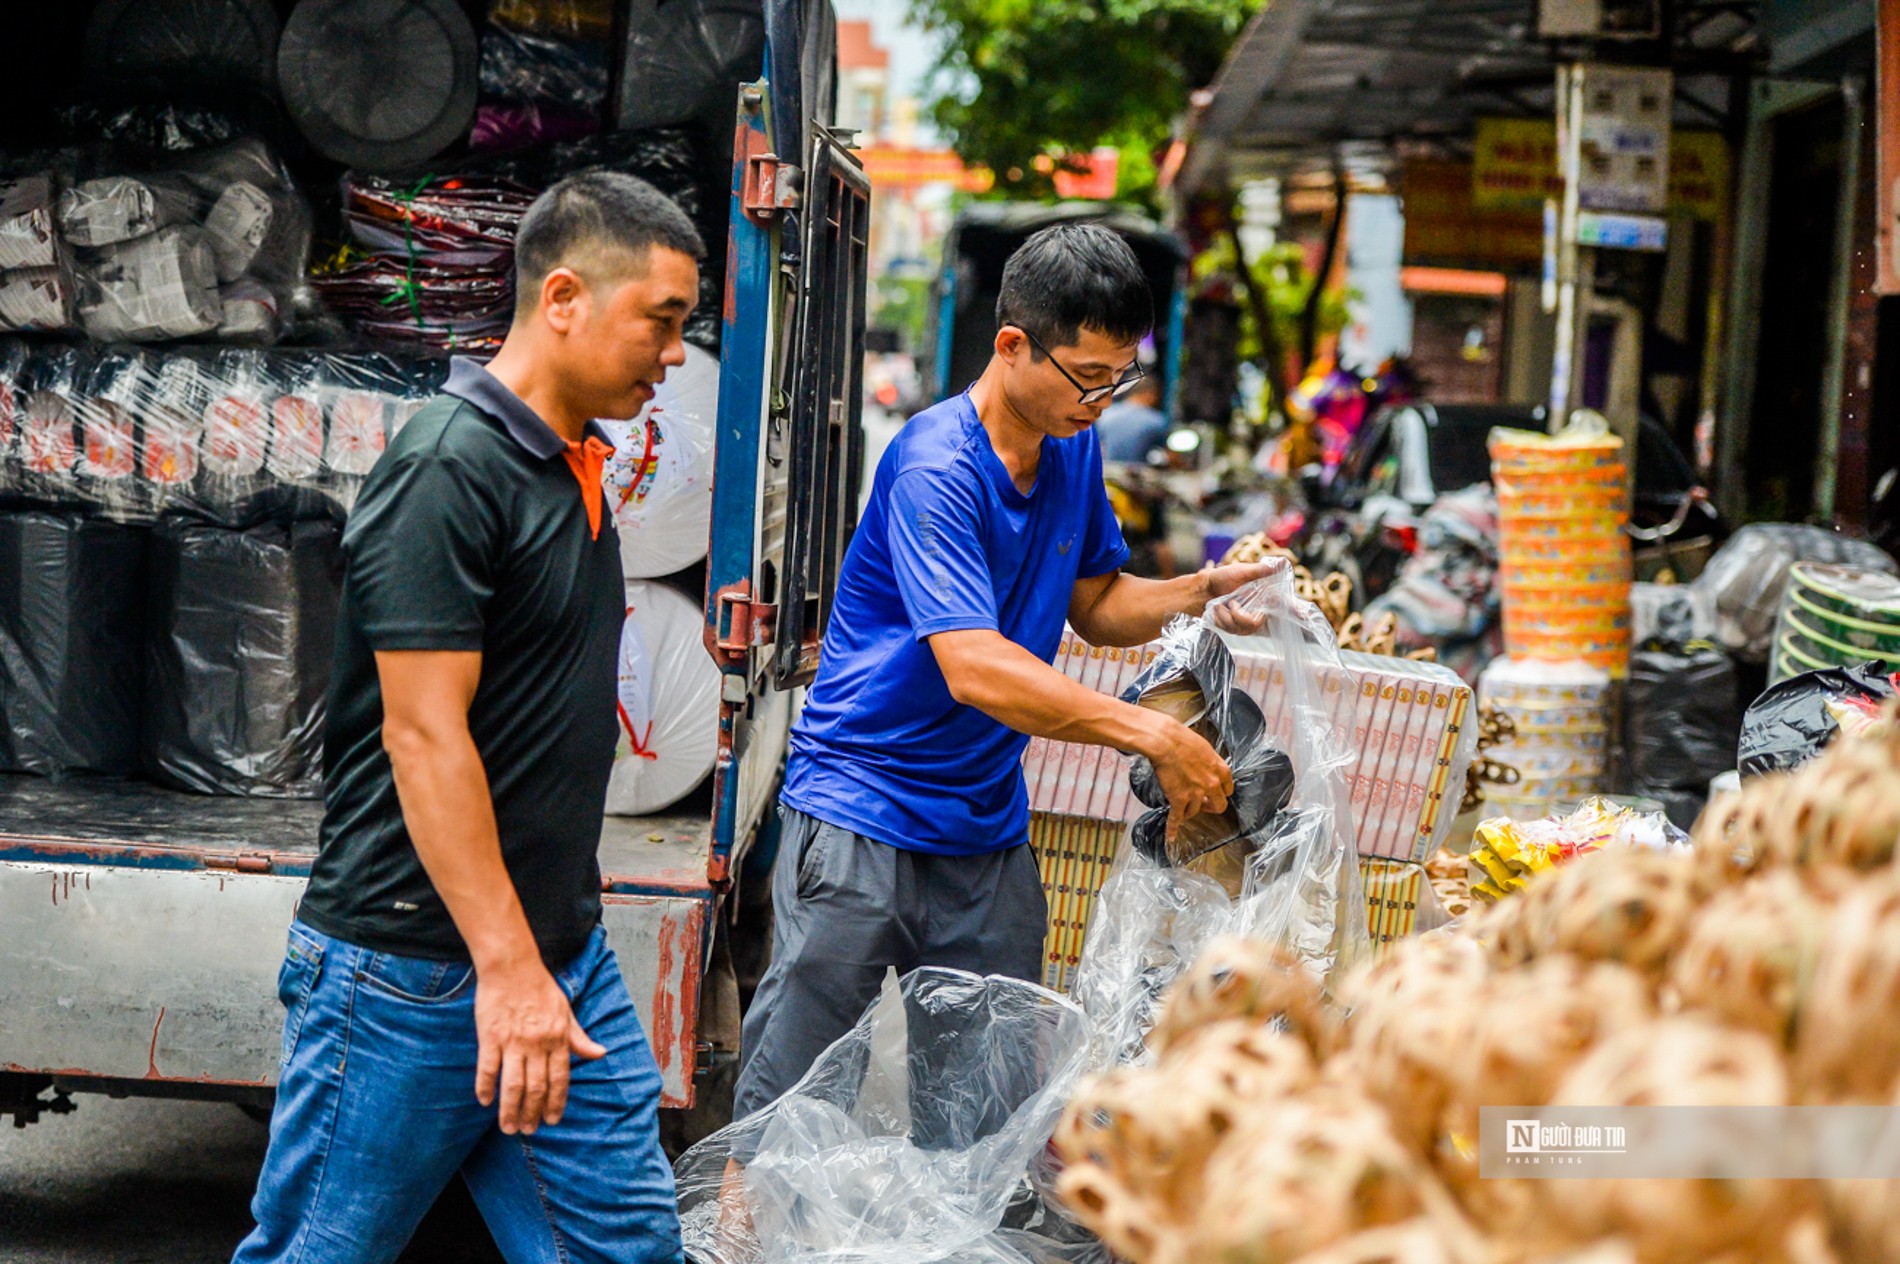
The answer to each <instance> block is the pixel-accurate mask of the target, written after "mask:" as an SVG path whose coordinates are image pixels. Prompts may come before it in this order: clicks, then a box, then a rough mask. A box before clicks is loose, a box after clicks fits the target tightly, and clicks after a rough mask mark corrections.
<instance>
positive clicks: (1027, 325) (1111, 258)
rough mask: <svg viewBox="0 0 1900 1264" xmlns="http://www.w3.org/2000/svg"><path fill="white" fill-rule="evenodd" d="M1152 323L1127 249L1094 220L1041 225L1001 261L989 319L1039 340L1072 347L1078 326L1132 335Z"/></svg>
mask: <svg viewBox="0 0 1900 1264" xmlns="http://www.w3.org/2000/svg"><path fill="white" fill-rule="evenodd" d="M1154 323H1155V306H1154V294H1153V292H1152V291H1151V290H1149V288H1148V278H1147V277H1146V276H1144V275H1142V271H1141V264H1140V263H1139V262H1137V261H1136V259H1135V252H1134V251H1132V250H1130V249H1129V248H1128V243H1127V242H1125V241H1123V240H1122V239H1121V237H1120V236H1119V235H1118V234H1116V233H1115V232H1113V231H1111V230H1110V229H1107V228H1104V227H1102V226H1101V225H1100V224H1057V225H1055V226H1054V227H1053V228H1045V229H1042V230H1041V231H1040V232H1037V233H1035V234H1034V235H1033V236H1031V237H1030V238H1029V240H1028V241H1026V242H1024V243H1023V244H1022V245H1021V246H1020V247H1018V248H1017V250H1016V253H1015V254H1013V255H1011V256H1010V257H1009V262H1008V263H1005V264H1004V265H1003V284H1002V288H1001V290H1000V292H999V293H998V294H997V296H996V324H997V326H998V327H999V328H1000V327H1001V326H1003V325H1015V326H1017V327H1018V328H1020V329H1027V330H1028V331H1029V332H1030V333H1032V334H1034V335H1036V337H1038V338H1040V339H1041V340H1042V342H1043V345H1045V346H1049V347H1066V346H1073V345H1074V344H1075V342H1076V341H1077V340H1078V339H1079V338H1081V336H1082V330H1084V329H1093V330H1095V331H1096V332H1097V333H1100V334H1105V335H1107V336H1108V337H1110V338H1113V339H1114V340H1115V341H1116V342H1118V343H1128V342H1135V341H1138V340H1139V339H1140V338H1141V337H1142V335H1144V334H1146V333H1147V332H1148V331H1149V330H1150V329H1153V328H1154ZM1031 354H1032V355H1035V356H1037V358H1040V353H1039V352H1036V351H1035V349H1034V348H1031Z"/></svg>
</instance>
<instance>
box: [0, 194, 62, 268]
mask: <svg viewBox="0 0 1900 1264" xmlns="http://www.w3.org/2000/svg"><path fill="white" fill-rule="evenodd" d="M59 262H60V249H59V238H58V236H56V235H55V233H54V231H53V181H52V178H51V177H50V176H47V175H44V174H41V175H31V176H23V177H21V178H20V179H17V180H0V271H6V272H11V271H13V270H14V269H16V268H51V267H54V266H56V265H57V264H58V263H59Z"/></svg>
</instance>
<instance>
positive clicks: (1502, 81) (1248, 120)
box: [1178, 0, 1752, 191]
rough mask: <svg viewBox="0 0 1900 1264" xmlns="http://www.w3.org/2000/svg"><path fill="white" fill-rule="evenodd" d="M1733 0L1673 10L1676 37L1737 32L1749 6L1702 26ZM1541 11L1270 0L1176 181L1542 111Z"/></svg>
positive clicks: (1380, 149) (1367, 157)
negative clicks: (1687, 15)
mask: <svg viewBox="0 0 1900 1264" xmlns="http://www.w3.org/2000/svg"><path fill="white" fill-rule="evenodd" d="M1736 7H1737V6H1736V4H1735V3H1733V0H1728V2H1726V3H1724V4H1722V5H1719V6H1718V5H1716V4H1713V3H1708V2H1707V0H1704V3H1703V4H1701V5H1697V4H1696V3H1695V0H1684V2H1683V3H1682V4H1681V5H1680V6H1679V11H1693V13H1694V15H1695V24H1691V23H1690V21H1688V20H1685V21H1684V24H1683V27H1682V35H1681V38H1683V39H1684V40H1686V41H1687V42H1688V43H1689V44H1690V46H1692V47H1693V46H1695V45H1700V44H1702V40H1701V39H1700V38H1698V34H1699V33H1700V32H1704V31H1706V33H1707V34H1709V35H1711V36H1717V37H1719V38H1720V39H1721V40H1722V41H1723V42H1727V41H1732V40H1733V39H1734V38H1735V33H1736V31H1737V30H1744V31H1745V30H1747V29H1748V28H1749V27H1750V26H1752V20H1751V19H1732V22H1731V24H1730V25H1728V26H1722V25H1721V24H1720V23H1718V24H1717V25H1716V26H1715V27H1709V26H1708V25H1707V19H1705V18H1702V17H1701V16H1700V15H1701V13H1702V11H1703V10H1704V9H1707V10H1711V11H1713V10H1716V9H1718V8H1720V9H1724V10H1729V11H1732V10H1734V9H1736ZM1741 7H1743V8H1748V7H1751V6H1748V5H1746V4H1744V5H1742V6H1741ZM1535 12H1536V5H1535V3H1534V0H1269V3H1268V5H1267V7H1266V8H1265V9H1263V10H1262V11H1261V12H1260V13H1259V14H1258V15H1256V16H1255V18H1254V20H1253V21H1252V22H1251V23H1250V24H1249V25H1248V27H1247V29H1246V31H1244V32H1243V33H1242V35H1241V37H1240V39H1239V41H1238V42H1237V43H1236V44H1235V46H1234V49H1233V51H1232V52H1231V53H1230V54H1229V55H1228V59H1227V62H1226V64H1225V65H1224V66H1223V67H1222V69H1221V74H1220V77H1219V78H1218V79H1217V80H1216V81H1215V83H1214V85H1213V89H1212V94H1211V99H1210V100H1209V102H1208V104H1207V105H1206V107H1205V109H1204V110H1203V111H1202V113H1201V115H1200V117H1199V119H1198V120H1197V121H1196V123H1195V125H1194V127H1193V129H1192V130H1191V132H1190V134H1189V149H1188V153H1187V157H1186V160H1185V162H1184V163H1183V165H1182V169H1181V175H1180V179H1179V181H1178V183H1179V186H1180V187H1181V188H1182V189H1184V190H1189V191H1191V190H1193V189H1194V188H1196V187H1198V186H1199V185H1201V184H1202V183H1204V182H1205V181H1206V180H1207V179H1208V178H1209V177H1210V176H1212V175H1213V174H1214V173H1215V172H1217V171H1220V170H1223V169H1224V170H1226V172H1227V173H1228V174H1229V175H1230V176H1235V177H1239V178H1245V177H1246V176H1248V175H1251V174H1265V173H1269V172H1271V173H1276V174H1286V173H1288V172H1291V171H1298V170H1299V169H1301V168H1303V167H1315V166H1326V165H1329V164H1330V163H1331V162H1332V161H1333V159H1334V157H1335V156H1338V157H1340V158H1341V159H1342V160H1343V161H1344V162H1345V164H1346V166H1347V167H1348V169H1349V170H1352V169H1366V168H1377V167H1383V166H1384V165H1386V164H1387V163H1388V162H1389V161H1390V159H1391V157H1392V155H1393V153H1394V151H1395V149H1396V148H1398V147H1400V146H1402V145H1404V144H1405V143H1406V142H1408V141H1416V142H1424V143H1431V142H1435V141H1442V140H1445V139H1448V138H1459V137H1463V136H1466V135H1468V134H1469V132H1470V130H1471V124H1472V121H1473V120H1474V119H1476V118H1478V117H1480V116H1495V115H1540V116H1548V115H1549V114H1550V113H1551V111H1552V109H1553V108H1554V107H1553V103H1552V96H1553V82H1554V78H1555V61H1554V59H1553V54H1552V51H1551V45H1550V44H1548V43H1547V42H1546V41H1544V40H1542V39H1540V38H1539V37H1538V35H1537V33H1536V31H1535V29H1534V27H1533V20H1534V15H1535ZM1704 46H1705V47H1706V45H1704ZM1711 85H1713V86H1711ZM1685 87H1686V90H1687V91H1688V92H1690V93H1691V94H1694V93H1698V92H1701V93H1704V94H1707V93H1708V92H1711V91H1713V92H1714V93H1715V96H1714V98H1713V99H1714V100H1716V101H1720V100H1721V96H1720V94H1721V92H1723V91H1725V88H1724V87H1723V86H1722V84H1721V83H1720V82H1719V81H1711V82H1710V83H1703V84H1696V83H1687V84H1686V85H1685ZM1698 100H1703V98H1698ZM1691 108H1692V110H1695V109H1699V112H1700V113H1701V114H1703V115H1707V114H1709V113H1710V112H1712V111H1713V110H1714V109H1716V108H1717V107H1716V106H1714V105H1711V104H1708V103H1707V102H1706V100H1704V101H1703V103H1702V104H1701V105H1700V106H1699V107H1698V106H1695V105H1694V104H1693V103H1692V106H1691ZM1689 121H1693V122H1696V123H1698V124H1699V125H1702V126H1706V125H1707V123H1708V119H1707V118H1706V117H1702V118H1696V117H1694V115H1693V114H1691V116H1690V118H1689Z"/></svg>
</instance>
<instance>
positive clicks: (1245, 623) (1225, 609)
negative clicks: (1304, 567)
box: [1198, 557, 1287, 636]
mask: <svg viewBox="0 0 1900 1264" xmlns="http://www.w3.org/2000/svg"><path fill="white" fill-rule="evenodd" d="M1286 565H1287V561H1286V559H1285V558H1283V557H1270V558H1268V559H1267V560H1266V561H1264V562H1235V563H1234V564H1233V565H1231V566H1213V567H1209V568H1208V569H1207V570H1204V571H1202V572H1201V573H1200V575H1199V576H1198V578H1199V579H1200V581H1201V583H1202V585H1203V589H1204V592H1205V594H1206V596H1205V598H1204V601H1203V606H1202V609H1203V610H1205V609H1206V605H1207V604H1208V603H1212V602H1215V601H1218V600H1219V599H1220V598H1222V597H1226V596H1228V595H1230V594H1232V593H1236V592H1238V591H1240V590H1241V589H1242V588H1245V587H1246V586H1247V585H1248V584H1251V583H1253V582H1254V581H1255V580H1256V579H1265V578H1266V577H1267V576H1269V575H1274V574H1278V573H1279V572H1280V571H1282V570H1284V569H1286ZM1214 625H1215V626H1216V627H1218V628H1220V629H1221V631H1223V632H1232V633H1234V634H1236V635H1238V636H1252V635H1253V634H1254V633H1256V632H1258V631H1259V630H1260V629H1261V628H1262V627H1264V626H1265V625H1266V616H1264V615H1262V614H1260V613H1259V612H1258V611H1253V610H1243V609H1241V608H1239V607H1238V606H1236V605H1234V604H1232V603H1227V604H1224V605H1217V606H1214Z"/></svg>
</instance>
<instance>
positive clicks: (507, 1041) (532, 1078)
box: [475, 960, 607, 1135]
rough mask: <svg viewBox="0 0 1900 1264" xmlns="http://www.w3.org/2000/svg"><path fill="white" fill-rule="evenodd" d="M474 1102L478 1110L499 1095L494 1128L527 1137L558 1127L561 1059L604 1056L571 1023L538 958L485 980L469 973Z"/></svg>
mask: <svg viewBox="0 0 1900 1264" xmlns="http://www.w3.org/2000/svg"><path fill="white" fill-rule="evenodd" d="M475 1034H476V1037H477V1038H478V1039H479V1040H480V1041H481V1054H480V1056H479V1058H478V1059H477V1061H476V1064H475V1097H476V1099H477V1100H478V1101H480V1102H481V1104H482V1105H484V1106H492V1105H494V1104H495V1100H496V1091H495V1090H496V1086H497V1082H498V1081H499V1085H500V1089H501V1093H500V1098H501V1130H502V1131H503V1132H505V1133H508V1134H510V1135H513V1134H514V1133H516V1132H522V1133H529V1134H532V1133H533V1132H534V1130H535V1129H536V1128H538V1127H540V1126H541V1125H542V1124H543V1123H548V1124H558V1123H560V1122H561V1112H562V1111H564V1110H565V1109H566V1108H567V1081H568V1059H569V1057H570V1055H571V1056H573V1057H576V1058H587V1059H590V1060H591V1059H594V1058H598V1057H601V1056H603V1055H604V1054H605V1053H606V1052H607V1050H606V1049H605V1048H604V1047H603V1046H601V1045H598V1044H596V1043H594V1041H592V1040H590V1039H589V1038H588V1036H587V1033H586V1032H584V1031H582V1030H581V1025H580V1024H579V1023H578V1022H576V1021H575V1020H574V1011H573V1009H572V1008H571V1007H570V1006H569V1005H568V1001H567V994H566V993H564V992H562V991H561V988H560V985H559V984H557V983H555V981H554V976H553V975H551V974H549V973H548V972H547V969H546V967H544V966H543V965H542V964H541V962H540V961H539V960H535V961H530V962H528V963H526V964H524V965H521V966H519V967H516V968H513V969H510V970H506V971H497V972H495V973H494V974H492V975H488V974H483V973H481V972H480V971H477V972H476V975H475Z"/></svg>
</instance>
